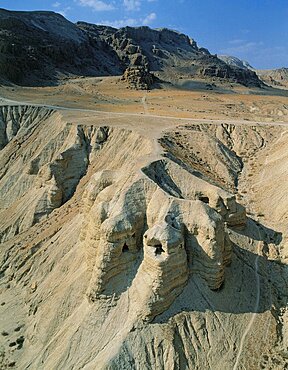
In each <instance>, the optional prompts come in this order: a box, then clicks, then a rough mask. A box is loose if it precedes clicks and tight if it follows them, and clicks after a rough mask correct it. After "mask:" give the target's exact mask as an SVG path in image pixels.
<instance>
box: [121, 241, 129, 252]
mask: <svg viewBox="0 0 288 370" xmlns="http://www.w3.org/2000/svg"><path fill="white" fill-rule="evenodd" d="M122 252H123V253H125V252H129V247H128V245H127V244H126V243H125V244H124V245H123V248H122Z"/></svg>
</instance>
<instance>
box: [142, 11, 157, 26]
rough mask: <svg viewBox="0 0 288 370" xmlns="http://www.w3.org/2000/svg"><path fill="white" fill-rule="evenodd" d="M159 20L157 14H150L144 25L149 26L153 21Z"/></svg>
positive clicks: (144, 20)
mask: <svg viewBox="0 0 288 370" xmlns="http://www.w3.org/2000/svg"><path fill="white" fill-rule="evenodd" d="M156 18H157V15H156V13H150V14H148V15H147V17H145V18H144V19H143V21H142V23H143V24H144V25H145V26H147V25H148V24H150V23H152V22H153V21H155V20H156Z"/></svg>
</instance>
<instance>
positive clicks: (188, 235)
mask: <svg viewBox="0 0 288 370" xmlns="http://www.w3.org/2000/svg"><path fill="white" fill-rule="evenodd" d="M129 119H130V120H133V121H135V115H131V117H129ZM129 119H128V117H123V116H119V117H118V116H117V120H115V121H116V122H115V121H114V120H112V119H111V116H105V115H104V114H101V113H96V112H87V111H86V112H79V111H71V112H69V110H62V111H61V110H58V111H56V110H50V109H47V108H40V107H33V106H11V105H10V106H3V107H1V137H2V141H1V145H2V149H1V170H2V172H1V181H0V194H1V202H0V204H1V215H0V216H1V217H0V220H1V223H0V232H1V240H2V244H1V249H0V266H1V280H0V284H1V285H0V289H1V306H0V310H1V319H2V318H3V320H2V321H1V330H2V331H1V336H0V346H1V347H0V348H1V357H0V358H1V367H2V368H4V369H5V368H11V367H14V368H17V369H23V368H28V367H30V368H33V369H34V368H35V369H39V368H43V369H58V368H61V369H95V368H97V369H116V368H119V367H120V368H123V369H147V370H150V369H154V368H159V369H175V370H176V369H190V368H195V369H199V370H200V369H203V368H209V367H210V368H213V369H220V368H221V369H223V368H227V369H228V368H233V366H234V365H235V364H237V363H238V358H241V361H242V362H241V364H243V366H242V365H241V366H242V367H239V368H243V369H244V366H245V367H246V368H251V369H254V368H255V369H256V368H257V364H259V363H260V364H261V366H264V367H265V366H266V365H267V364H269V363H271V362H272V363H273V361H274V359H276V360H277V361H278V362H279V364H280V365H281V366H282V365H283V364H284V362H283V361H284V360H283V358H284V357H283V356H282V355H281V353H282V352H281V351H282V349H283V348H284V347H283V344H282V343H284V342H283V341H282V339H281V338H282V337H283V338H286V337H285V332H284V331H283V330H284V329H283V327H284V326H283V322H282V321H281V320H284V319H282V317H283V315H284V313H285V309H284V306H283V304H284V303H283V302H284V300H285V295H283V293H281V294H280V293H279V292H283V291H284V290H285V289H284V283H285V280H284V279H283V278H282V276H284V275H283V267H282V264H281V260H280V259H279V260H278V262H277V263H276V262H275V263H274V262H273V261H272V260H269V258H273V257H272V256H273V253H272V251H274V255H275V253H276V252H275V251H276V250H277V245H278V244H279V243H280V242H281V237H280V234H279V233H277V232H276V231H273V230H272V229H271V230H269V229H268V228H266V227H264V226H263V225H261V224H259V223H257V222H256V221H254V220H252V219H251V218H249V217H247V215H246V211H245V207H244V206H243V205H241V204H240V203H239V200H237V199H236V196H235V194H234V193H235V192H236V191H237V189H238V186H239V178H240V177H241V176H242V173H243V163H244V161H245V160H246V159H247V158H250V157H251V158H252V157H255V156H256V155H258V153H259V152H261V151H262V150H263V148H266V147H267V146H268V147H269V145H270V144H271V142H274V141H275V138H276V137H277V136H279V134H280V132H281V130H282V129H281V128H280V127H271V128H270V130H269V131H268V130H266V128H265V127H262V126H261V125H257V126H252V125H249V126H241V125H237V126H233V125H224V124H218V125H205V124H200V123H194V124H185V125H184V124H182V125H180V126H177V127H171V125H170V126H169V125H167V123H165V124H163V120H160V119H159V118H158V119H157V118H156V117H154V118H153V119H154V121H155V122H154V121H153V123H152V124H151V117H149V116H147V117H140V116H139V117H138V118H137V124H135V125H134V126H133V123H131V122H130V121H129ZM140 120H141V122H140ZM164 121H165V120H164ZM139 122H140V123H141V124H140V125H139ZM147 128H149V129H147ZM282 136H283V135H281V137H282ZM282 141H283V143H282V145H287V142H286V141H285V136H283V140H282ZM285 143H286V144H285ZM245 158H246V159H245ZM259 181H260V180H259ZM267 186H268V185H267ZM283 189H284V190H283ZM283 189H282V190H281V191H282V192H283V191H285V187H284V188H283ZM243 192H244V190H243ZM279 196H280V195H279ZM238 198H239V197H238ZM239 199H240V200H241V197H240V198H239ZM275 258H277V257H275ZM254 267H255V268H256V272H255V269H254ZM257 271H259V275H258V272H257ZM260 277H261V278H260ZM269 289H270V290H269ZM269 292H270V293H269ZM279 296H280V298H279ZM281 297H282V298H281ZM281 315H282V316H281ZM251 320H252V321H251ZM254 321H255V325H254V327H253V328H254V329H253V331H249V336H248V337H249V341H248V340H247V339H246V340H245V341H244V339H245V338H246V336H247V333H248V332H247V333H246V331H247V330H248V329H247V328H248V327H249V325H250V326H251V325H252V324H253V323H254ZM250 322H252V324H250ZM268 322H269V326H268V325H267V323H268ZM281 323H282V324H281ZM256 324H257V325H256ZM245 333H246V334H245ZM243 338H244V339H243ZM255 338H257V341H256V340H255ZM285 340H286V339H285ZM242 341H244V342H245V346H243V343H242ZM256 342H257V345H255V343H256ZM259 343H260V344H259ZM277 346H278V347H277ZM277 348H279V351H278V350H276V349H277ZM235 366H236V365H235ZM283 366H284V365H283ZM236 367H237V368H238V365H237V366H236ZM279 369H280V367H279Z"/></svg>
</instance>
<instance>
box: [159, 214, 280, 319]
mask: <svg viewBox="0 0 288 370" xmlns="http://www.w3.org/2000/svg"><path fill="white" fill-rule="evenodd" d="M257 230H259V231H260V232H259V231H258V232H257ZM231 233H233V238H232V239H233V240H235V239H236V240H237V238H239V240H241V238H243V237H244V238H247V241H248V240H250V243H249V249H250V250H247V249H244V248H242V247H241V246H240V243H235V241H234V243H233V247H232V249H233V252H232V262H231V264H230V266H228V267H226V270H225V282H224V284H223V285H222V287H221V288H220V289H219V290H218V291H212V290H211V289H209V287H208V285H207V283H206V282H205V281H204V279H202V278H201V277H200V276H199V275H198V274H192V275H191V276H190V278H189V280H188V283H187V285H186V286H185V288H184V289H183V292H182V293H181V294H180V295H179V296H178V297H177V298H176V300H175V301H174V302H173V304H172V305H171V306H170V307H169V309H168V310H167V311H166V312H164V313H163V314H161V315H159V316H158V317H156V318H155V319H154V323H163V322H167V321H168V320H169V319H170V318H172V317H173V316H175V315H177V314H179V313H181V312H192V311H196V312H205V311H212V312H225V313H231V314H243V313H261V312H262V313H263V312H265V311H269V310H271V309H272V307H274V306H276V307H285V305H286V303H285V302H286V300H287V294H286V293H285V292H286V291H287V288H285V281H284V280H283V277H282V276H283V272H284V268H285V265H284V264H282V263H280V262H279V261H277V260H268V258H267V257H266V256H265V253H268V251H269V243H272V241H273V244H274V245H279V243H280V242H281V240H282V235H281V233H279V232H276V231H275V230H272V229H269V228H267V227H265V226H264V225H262V224H260V223H256V222H255V221H253V220H251V219H248V223H247V227H246V228H245V230H243V231H239V230H235V229H234V230H233V231H231ZM257 233H258V235H260V234H261V235H262V236H263V238H262V239H261V238H260V237H259V236H258V237H257ZM259 242H261V250H262V254H264V256H263V255H259V254H257V253H256V250H257V247H258V246H259ZM265 249H266V251H265ZM254 251H255V252H254ZM256 269H257V271H258V272H256ZM257 274H258V276H259V279H258V277H257ZM278 292H281V294H278ZM258 295H259V300H258Z"/></svg>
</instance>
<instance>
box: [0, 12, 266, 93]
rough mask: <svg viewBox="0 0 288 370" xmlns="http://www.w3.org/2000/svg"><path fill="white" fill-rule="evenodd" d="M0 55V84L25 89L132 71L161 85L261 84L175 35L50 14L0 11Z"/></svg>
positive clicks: (248, 71) (254, 75)
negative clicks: (206, 81)
mask: <svg viewBox="0 0 288 370" xmlns="http://www.w3.org/2000/svg"><path fill="white" fill-rule="evenodd" d="M0 51H1V54H0V78H1V79H3V81H4V82H5V83H7V81H8V83H9V82H13V83H17V84H21V85H28V86H31V85H32V86H33V85H39V84H40V85H41V84H43V83H44V84H51V83H52V84H54V83H56V82H57V81H58V80H59V79H61V78H62V77H63V76H67V75H68V76H73V75H74V76H79V75H85V76H116V75H122V74H123V72H124V71H125V70H126V68H128V67H129V66H131V65H134V66H135V65H138V66H143V67H144V68H146V69H147V68H148V69H149V70H151V71H157V73H158V74H160V75H161V78H163V79H164V80H166V81H171V80H172V81H173V80H174V81H175V80H177V79H179V77H181V78H188V79H189V78H190V79H191V77H195V78H197V79H198V78H199V77H201V78H210V77H216V78H220V79H224V80H229V81H234V82H237V83H240V84H244V85H246V86H250V85H251V86H258V87H259V86H261V84H262V83H261V81H260V80H259V79H258V77H257V75H256V74H255V73H254V72H253V71H250V70H243V69H240V68H237V67H232V66H229V65H227V64H226V63H224V62H223V61H221V60H220V59H218V58H217V57H216V56H212V55H210V53H209V51H208V50H207V49H204V48H199V47H198V46H197V44H196V42H195V41H194V40H192V39H190V38H189V37H188V36H186V35H184V34H181V33H179V32H176V31H173V30H169V29H167V28H162V29H150V28H149V27H124V28H121V29H119V30H118V29H115V28H112V27H108V26H98V25H94V24H88V23H85V22H78V23H76V24H74V23H72V22H69V21H68V20H67V19H65V18H64V17H63V16H62V15H60V14H57V13H54V12H45V11H35V12H23V11H22V12H14V11H8V10H4V9H0Z"/></svg>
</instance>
